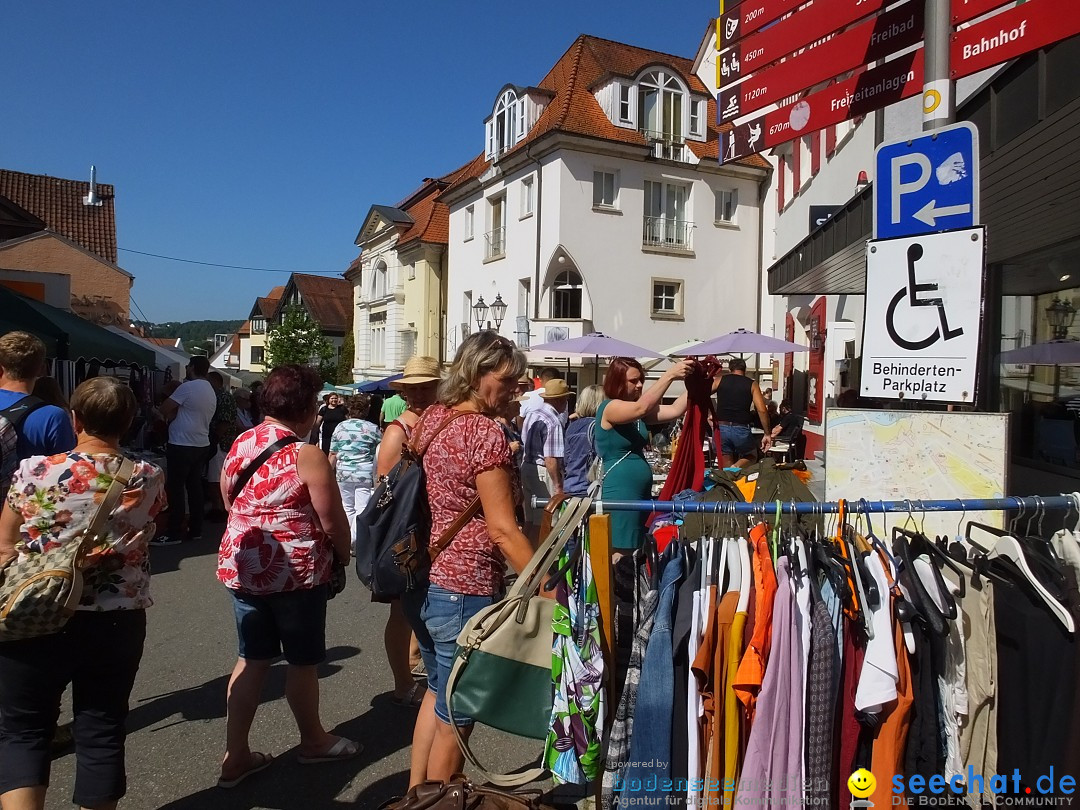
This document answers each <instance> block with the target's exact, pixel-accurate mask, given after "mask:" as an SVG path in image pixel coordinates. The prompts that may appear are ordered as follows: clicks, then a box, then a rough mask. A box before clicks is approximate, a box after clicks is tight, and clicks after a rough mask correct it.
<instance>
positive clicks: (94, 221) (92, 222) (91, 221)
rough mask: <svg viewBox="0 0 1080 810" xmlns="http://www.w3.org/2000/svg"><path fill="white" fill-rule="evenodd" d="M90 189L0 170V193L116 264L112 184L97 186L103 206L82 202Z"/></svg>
mask: <svg viewBox="0 0 1080 810" xmlns="http://www.w3.org/2000/svg"><path fill="white" fill-rule="evenodd" d="M89 192H90V183H89V182H85V181H81V180H64V179H62V178H59V177H49V176H48V175H42V174H26V173H24V172H16V171H11V170H10V169H0V196H3V197H6V198H7V199H9V200H11V201H12V202H14V203H15V204H16V205H18V206H20V207H21V208H23V209H24V210H25V211H27V212H29V213H30V214H32V215H33V216H34V217H37V218H38V219H39V220H40V221H41V222H43V223H44V224H45V225H46V227H48V228H50V229H51V230H53V231H55V232H57V233H59V234H62V235H64V236H66V237H67V238H68V239H70V240H71V241H73V242H75V243H76V244H79V245H82V247H84V248H85V249H86V250H88V251H90V252H91V253H96V254H97V255H98V256H101V257H102V258H103V259H105V260H106V261H108V262H111V263H112V264H116V261H117V249H116V214H115V211H114V208H113V197H114V189H113V186H111V185H109V184H107V183H97V184H96V185H95V193H96V194H97V196H98V198H99V199H100V200H101V205H84V204H83V199H84V198H85V197H86V195H87V194H88V193H89Z"/></svg>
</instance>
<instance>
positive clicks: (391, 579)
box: [356, 412, 480, 599]
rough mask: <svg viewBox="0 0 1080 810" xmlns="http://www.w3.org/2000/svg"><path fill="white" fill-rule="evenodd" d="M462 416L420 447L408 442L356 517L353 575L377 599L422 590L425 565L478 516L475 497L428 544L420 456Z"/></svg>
mask: <svg viewBox="0 0 1080 810" xmlns="http://www.w3.org/2000/svg"><path fill="white" fill-rule="evenodd" d="M467 415H468V413H467V412H455V413H454V414H452V415H450V416H448V417H447V418H446V419H445V420H444V421H443V423H442V424H441V425H439V427H438V428H437V429H436V430H435V432H434V433H432V434H431V437H430V438H429V439H428V440H427V442H425V443H424V445H423V446H422V447H420V446H418V445H417V444H415V443H413V442H409V443H406V444H405V445H404V446H402V448H401V461H399V462H398V463H397V465H396V466H395V467H394V469H392V470H391V471H390V473H389V474H388V475H387V476H386V478H385V479H384V480H382V481H381V482H380V483H379V485H378V486H377V487H376V488H375V492H373V493H372V495H371V500H369V501H368V505H367V507H366V508H365V509H364V511H363V512H361V513H360V514H359V515H357V516H356V574H357V576H358V577H360V581H361V582H363V583H364V584H365V585H366V586H367V587H368V588H370V589H371V592H372V594H373V595H374V596H375V597H376V598H377V599H386V598H389V597H393V596H401V595H402V594H403V593H405V592H406V591H411V590H413V589H415V588H416V587H418V586H420V585H423V583H424V582H426V580H427V575H428V570H429V569H430V568H431V561H432V560H434V559H435V557H436V556H438V554H439V552H441V551H442V550H443V549H444V548H446V546H448V545H449V544H450V541H452V540H453V539H454V535H456V534H457V533H458V532H459V531H461V528H462V527H463V526H464V525H465V524H466V523H468V522H469V521H470V520H472V518H473V517H474V516H475V515H476V514H477V512H479V511H480V496H479V495H477V496H476V497H475V498H474V499H473V500H472V502H471V503H470V504H469V505H468V506H467V507H466V508H465V511H464V512H462V513H461V514H460V515H458V517H457V519H456V520H455V521H454V523H453V524H452V525H451V526H450V528H448V529H447V530H446V531H445V532H443V533H442V535H440V537H439V539H438V541H437V542H431V508H430V506H429V505H428V496H427V478H426V476H425V475H424V465H423V458H424V453H425V452H426V451H427V449H428V447H430V446H431V442H432V441H434V439H435V437H436V436H438V435H439V434H440V433H441V432H442V431H443V430H444V429H445V428H446V427H447V426H449V425H450V423H451V422H453V421H454V420H455V419H458V418H459V417H462V416H467ZM423 424H424V421H423V418H421V420H420V422H418V423H417V425H416V428H415V430H414V431H413V435H414V436H416V437H419V436H420V435H421V434H422V427H423Z"/></svg>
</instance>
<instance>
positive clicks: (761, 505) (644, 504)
mask: <svg viewBox="0 0 1080 810" xmlns="http://www.w3.org/2000/svg"><path fill="white" fill-rule="evenodd" d="M546 504H547V499H546V498H533V506H535V507H542V506H545V505H546ZM593 508H594V509H595V510H596V511H597V512H598V513H602V512H659V513H670V512H674V513H677V514H691V513H694V514H714V513H715V514H727V515H730V514H735V515H760V514H770V513H772V514H775V512H776V501H753V502H751V503H745V502H740V501H710V502H708V503H706V502H702V501H601V500H595V501H593ZM1069 509H1076V510H1077V511H1078V512H1080V493H1073V494H1072V495H1047V496H1043V495H1029V496H1025V497H1009V498H972V499H971V500H967V499H954V500H946V501H937V500H933V501H925V500H903V501H869V500H859V499H855V500H845V501H844V511H845V512H848V513H858V512H862V513H867V512H872V513H883V512H903V513H905V514H906V513H908V512H919V513H926V512H1013V511H1020V512H1027V511H1028V510H1031V511H1032V512H1033V513H1034V512H1038V511H1044V512H1045V511H1049V510H1055V511H1056V510H1069ZM780 511H781V513H782V514H785V515H790V514H796V515H829V514H836V513H838V512H839V511H840V504H839V502H837V501H781V502H780Z"/></svg>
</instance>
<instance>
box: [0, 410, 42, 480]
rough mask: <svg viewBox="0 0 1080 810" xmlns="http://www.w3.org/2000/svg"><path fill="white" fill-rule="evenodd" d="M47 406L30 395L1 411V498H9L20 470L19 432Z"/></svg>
mask: <svg viewBox="0 0 1080 810" xmlns="http://www.w3.org/2000/svg"><path fill="white" fill-rule="evenodd" d="M47 404H48V403H47V402H43V401H42V400H40V399H38V398H37V397H35V396H33V395H28V396H25V397H23V398H22V399H20V400H18V401H16V402H15V403H14V404H13V405H10V406H8V407H7V408H5V409H4V410H2V411H0V497H6V496H7V491H8V487H10V486H11V479H12V478H14V477H15V471H16V470H17V469H19V461H21V459H20V458H19V453H18V445H19V432H20V431H21V430H22V424H23V422H24V421H25V420H26V417H28V416H29V415H30V414H32V413H33V412H34V411H36V410H37V409H38V408H41V407H42V406H44V405H47Z"/></svg>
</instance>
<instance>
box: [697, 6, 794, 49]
mask: <svg viewBox="0 0 1080 810" xmlns="http://www.w3.org/2000/svg"><path fill="white" fill-rule="evenodd" d="M805 2H806V0H740V3H739V5H738V7H736V8H732V7H731V4H730V3H728V4H727V8H728V10H727V11H725V12H724V13H723V14H721V15H720V17H719V18H718V19H717V20H716V48H717V50H722V49H724V48H726V47H728V46H729V45H734V44H735V43H736V42H738V41H739V40H740V39H742V38H743V37H747V36H750V34H752V33H754V32H755V31H757V30H759V29H761V28H764V27H765V26H766V25H768V24H769V23H771V22H772V21H773V20H776V19H778V18H780V17H782V16H784V15H785V14H787V13H788V12H789V11H794V10H795V9H797V8H798V7H799V6H800V5H802V4H803V3H805Z"/></svg>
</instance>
